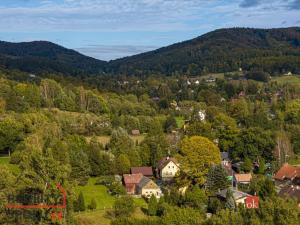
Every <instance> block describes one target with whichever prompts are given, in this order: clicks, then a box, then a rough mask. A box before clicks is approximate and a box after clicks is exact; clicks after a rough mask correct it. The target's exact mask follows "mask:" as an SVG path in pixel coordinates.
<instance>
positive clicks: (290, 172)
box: [274, 163, 300, 181]
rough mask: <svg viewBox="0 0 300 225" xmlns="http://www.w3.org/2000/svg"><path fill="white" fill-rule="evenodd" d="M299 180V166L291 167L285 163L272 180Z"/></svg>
mask: <svg viewBox="0 0 300 225" xmlns="http://www.w3.org/2000/svg"><path fill="white" fill-rule="evenodd" d="M295 178H299V179H300V166H292V165H289V164H287V163H285V164H283V166H282V167H281V168H280V169H279V170H278V171H277V173H276V174H275V176H274V179H275V180H277V181H284V180H294V179H295Z"/></svg>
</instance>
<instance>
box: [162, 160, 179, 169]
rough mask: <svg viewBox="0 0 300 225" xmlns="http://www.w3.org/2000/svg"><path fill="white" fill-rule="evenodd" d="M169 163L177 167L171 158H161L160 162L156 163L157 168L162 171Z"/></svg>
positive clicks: (175, 161)
mask: <svg viewBox="0 0 300 225" xmlns="http://www.w3.org/2000/svg"><path fill="white" fill-rule="evenodd" d="M171 161H172V162H173V163H175V164H176V165H177V166H178V162H177V160H176V159H175V158H173V157H164V158H162V159H161V160H159V161H158V163H157V168H158V169H162V168H164V167H165V166H166V165H167V164H168V163H169V162H171Z"/></svg>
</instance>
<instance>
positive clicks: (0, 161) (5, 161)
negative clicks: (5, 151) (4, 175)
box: [0, 157, 20, 173]
mask: <svg viewBox="0 0 300 225" xmlns="http://www.w3.org/2000/svg"><path fill="white" fill-rule="evenodd" d="M9 160H10V157H0V165H6V166H7V167H8V168H9V169H10V170H11V171H12V172H15V173H19V172H20V169H19V167H18V166H17V165H14V164H10V163H9Z"/></svg>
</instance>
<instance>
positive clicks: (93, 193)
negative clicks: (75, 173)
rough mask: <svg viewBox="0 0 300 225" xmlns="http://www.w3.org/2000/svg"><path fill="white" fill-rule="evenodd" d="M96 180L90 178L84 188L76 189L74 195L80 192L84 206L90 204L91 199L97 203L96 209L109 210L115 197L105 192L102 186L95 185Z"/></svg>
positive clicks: (105, 189)
mask: <svg viewBox="0 0 300 225" xmlns="http://www.w3.org/2000/svg"><path fill="white" fill-rule="evenodd" d="M96 180H97V178H90V179H89V182H88V184H87V185H85V186H78V187H76V194H79V193H80V191H82V193H83V196H84V200H85V204H86V206H87V205H89V204H90V203H91V200H92V198H95V200H96V202H97V209H107V208H111V207H112V206H113V204H114V202H115V197H113V196H111V195H110V194H109V193H108V192H107V188H106V187H105V186H103V185H95V182H96Z"/></svg>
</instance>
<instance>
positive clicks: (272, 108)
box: [0, 70, 300, 225]
mask: <svg viewBox="0 0 300 225" xmlns="http://www.w3.org/2000/svg"><path fill="white" fill-rule="evenodd" d="M246 75H247V74H243V73H240V72H236V73H228V74H225V76H223V77H221V78H216V79H215V80H214V82H208V81H207V80H205V79H200V78H196V79H195V78H190V77H185V76H180V77H178V76H165V77H163V76H147V77H146V78H144V79H141V78H137V77H134V76H130V77H124V76H118V77H114V78H111V79H102V80H99V81H98V83H97V85H95V84H94V82H93V81H91V82H89V78H86V79H85V80H83V81H82V80H81V79H71V78H69V77H66V78H62V77H61V76H60V75H57V74H47V75H46V74H44V75H43V76H42V77H40V76H32V74H28V73H24V72H20V71H13V70H1V74H0V154H1V155H3V156H6V157H9V160H10V163H9V164H8V165H0V174H1V176H0V198H1V201H0V223H2V224H26V225H27V224H89V223H87V222H86V223H80V222H78V220H77V219H76V218H77V217H76V216H78V215H80V213H79V212H82V211H86V210H91V212H93V210H95V209H96V208H97V206H96V201H95V199H92V200H91V202H87V203H84V194H85V193H81V192H80V193H78V192H76V191H75V190H76V189H78V187H84V186H86V185H88V183H89V180H90V179H91V178H94V179H96V180H97V181H96V183H97V184H98V185H104V186H105V187H106V188H107V190H108V193H109V195H111V196H113V197H114V198H115V202H114V205H113V208H112V209H105V211H104V212H105V213H106V214H105V215H106V216H104V217H102V218H101V219H99V218H98V221H100V220H104V219H105V218H110V219H111V221H112V224H114V225H122V224H124V225H125V224H151V225H152V224H153V225H154V224H166V225H167V224H172V225H173V224H185V225H186V224H187V225H194V224H199V225H200V224H201V225H202V224H207V225H209V224H212V225H213V224H215V225H217V224H218V225H219V224H220V225H221V224H245V225H246V224H270V225H271V224H276V225H282V224H299V218H300V212H299V208H298V207H297V203H296V202H295V201H294V200H292V199H289V200H285V199H283V198H281V197H278V195H277V194H276V192H275V186H274V184H273V182H272V180H271V179H270V178H269V177H270V175H272V174H273V173H274V171H276V170H277V169H278V168H279V167H280V166H281V165H282V164H283V163H285V162H288V161H289V162H293V161H295V160H298V159H299V158H298V157H299V155H300V142H299V135H300V102H299V97H300V86H299V83H300V81H299V83H296V82H283V81H284V80H285V79H289V78H293V79H295V80H297V79H299V77H298V76H296V75H293V76H285V77H281V78H283V81H282V80H279V79H277V80H276V79H261V80H259V79H258V81H256V80H252V79H251V78H255V79H256V78H257V77H259V78H261V77H263V78H264V77H265V73H262V72H258V73H257V74H253V73H250V74H248V75H247V76H248V79H244V78H245V76H246ZM200 112H201V113H202V114H204V115H205V118H203V117H201V116H199V115H200V114H199V113H200ZM132 130H139V131H140V133H141V134H142V135H143V138H142V139H141V140H134V139H133V138H132V135H131V134H132ZM104 136H105V137H106V136H109V140H108V141H107V142H106V143H103V141H102V140H101V138H102V139H103V137H104ZM199 143H201V144H199ZM221 151H225V152H228V153H229V155H230V157H231V158H232V160H233V162H244V163H243V165H242V167H241V168H240V169H241V171H243V172H253V174H254V179H253V181H252V182H251V184H250V186H249V187H248V189H247V190H245V191H247V192H248V193H251V194H254V193H256V194H257V195H258V196H259V197H260V199H261V200H260V201H261V202H260V208H259V209H251V210H247V209H245V208H243V207H238V206H237V205H235V203H234V202H233V201H232V195H230V193H229V194H228V197H226V201H225V203H224V202H221V201H219V200H217V199H210V197H211V196H213V195H214V193H215V192H216V190H218V189H223V188H226V187H228V186H230V184H229V183H228V181H227V177H226V174H225V173H224V170H223V169H222V168H220V167H216V166H214V165H215V164H216V162H219V161H220V158H219V153H220V152H221ZM195 154H199V157H196V158H195V157H194V156H195ZM201 154H202V155H203V156H207V155H209V156H211V155H212V154H214V155H215V157H214V160H213V161H210V160H211V159H210V157H207V158H205V157H203V158H201V157H200V155H201ZM167 155H171V156H174V157H176V158H178V160H180V162H181V163H182V164H181V168H182V171H181V173H180V174H179V175H178V177H176V180H175V182H174V183H172V184H171V185H168V186H167V187H166V189H165V190H164V191H165V193H164V197H162V198H161V199H160V200H159V202H158V201H156V199H155V198H154V199H153V198H151V199H150V200H147V201H146V208H145V209H144V210H145V213H144V214H143V215H144V216H143V218H136V217H134V215H133V212H134V210H135V208H136V207H139V206H136V203H135V201H134V200H133V199H132V198H131V197H130V196H127V195H126V194H125V190H124V187H123V186H122V184H121V183H120V182H117V181H116V180H115V178H114V177H115V176H116V175H122V174H124V173H129V170H130V168H131V167H135V166H151V167H153V168H155V167H156V163H157V161H158V160H159V159H160V158H162V157H164V156H167ZM191 159H195V160H191ZM203 160H204V161H203ZM257 162H259V163H260V167H259V168H258V169H253V168H252V163H257ZM267 165H268V166H267ZM57 183H60V184H62V185H63V186H64V188H65V189H66V190H67V193H68V207H67V209H66V210H65V212H64V220H63V221H61V222H59V221H56V222H53V221H52V220H51V217H50V213H51V212H50V211H49V210H46V209H41V210H36V211H34V210H33V213H35V214H34V215H35V216H34V217H21V218H19V217H18V218H15V217H12V216H7V212H6V211H5V207H4V205H5V203H6V202H7V196H8V195H16V196H22V195H24V193H27V194H28V193H31V194H32V193H42V194H43V195H44V196H46V197H48V200H49V201H50V202H51V203H53V202H59V201H60V196H56V195H54V196H55V197H54V196H53V193H54V191H55V185H56V184H57ZM45 184H47V188H46V189H45ZM181 187H187V191H186V194H185V195H182V194H181V193H180V192H178V189H180V188H181ZM105 190H106V189H105ZM94 194H96V193H94ZM26 201H27V202H26ZM26 201H25V202H23V203H24V204H29V203H30V202H28V199H27V200H26ZM98 207H99V206H98ZM140 208H141V207H140ZM142 209H143V208H142ZM78 213H79V214H78ZM206 213H209V214H210V215H211V216H210V217H207V214H206ZM90 224H92V223H90ZM96 224H97V223H96ZM98 224H99V223H98Z"/></svg>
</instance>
